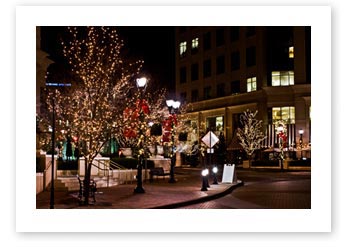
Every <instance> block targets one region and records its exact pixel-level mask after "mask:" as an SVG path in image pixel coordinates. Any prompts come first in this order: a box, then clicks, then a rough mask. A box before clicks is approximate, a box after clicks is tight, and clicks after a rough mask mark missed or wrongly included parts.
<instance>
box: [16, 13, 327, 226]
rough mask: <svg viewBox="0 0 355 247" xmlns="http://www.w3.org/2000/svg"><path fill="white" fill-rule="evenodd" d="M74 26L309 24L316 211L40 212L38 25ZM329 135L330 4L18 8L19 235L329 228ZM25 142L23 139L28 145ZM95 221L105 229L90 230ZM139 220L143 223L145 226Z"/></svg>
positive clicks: (313, 182) (17, 124)
mask: <svg viewBox="0 0 355 247" xmlns="http://www.w3.org/2000/svg"><path fill="white" fill-rule="evenodd" d="M75 25H84V26H89V25H96V26H100V25H110V26H119V25H122V26H162V25H164V26H281V25H282V26H285V25H287V26H311V33H312V34H311V42H312V43H311V45H312V51H311V54H312V57H311V60H312V66H311V69H312V85H311V87H312V191H311V194H312V209H308V210H274V209H272V210H259V209H258V210H243V209H236V210H233V209H228V210H222V209H221V210H149V211H148V210H140V209H135V210H125V209H122V210H121V209H120V210H117V209H115V210H100V209H94V210H75V209H73V210H49V209H48V210H46V209H41V210H37V209H36V197H35V191H36V188H35V187H36V184H35V179H34V174H35V166H34V164H35V116H36V112H35V109H36V108H35V87H36V73H35V65H36V49H35V47H36V26H75ZM322 133H329V134H327V136H328V137H327V138H328V140H327V142H324V141H322ZM330 136H331V8H330V7H327V6H304V7H303V6H93V7H84V6H68V7H67V6H18V7H17V8H16V154H17V155H16V231H18V232H91V231H95V232H112V231H114V232H330V231H331V144H330V143H331V140H330V139H329V138H330ZM23 143H26V147H25V148H24V146H23ZM19 154H21V155H19ZM31 164H33V165H31ZM24 185H26V186H24ZM89 211H90V212H89ZM158 215H159V224H150V223H149V226H148V224H147V222H156V219H157V216H158ZM68 222H70V223H68ZM93 222H95V225H100V227H98V228H97V227H95V228H92V223H93ZM118 222H119V223H118ZM142 222H146V223H143V224H142ZM172 222H174V223H173V224H172ZM211 222H214V223H218V227H211V224H213V223H211Z"/></svg>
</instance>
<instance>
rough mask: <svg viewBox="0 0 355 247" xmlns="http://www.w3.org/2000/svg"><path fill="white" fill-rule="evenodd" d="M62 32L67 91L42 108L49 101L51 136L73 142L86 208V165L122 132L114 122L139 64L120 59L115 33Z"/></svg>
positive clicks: (108, 30)
mask: <svg viewBox="0 0 355 247" xmlns="http://www.w3.org/2000/svg"><path fill="white" fill-rule="evenodd" d="M68 31H69V32H68V41H67V40H63V42H62V46H63V55H64V58H66V60H67V62H68V64H69V66H70V68H71V71H72V74H73V75H74V81H75V82H74V83H72V86H71V88H70V89H68V90H65V91H63V90H58V89H55V90H52V91H51V92H50V93H48V99H47V104H48V105H49V106H50V105H51V104H50V102H51V100H52V99H53V98H54V99H55V104H54V105H55V107H53V108H54V113H55V119H56V125H57V126H56V133H63V130H65V131H66V132H70V134H71V135H72V136H75V141H76V143H77V145H78V147H79V155H80V156H81V157H84V158H85V178H84V187H85V189H84V192H85V194H84V198H85V199H84V204H86V205H87V204H88V203H89V186H90V179H91V167H92V163H93V161H94V159H95V157H96V156H97V155H98V154H99V152H100V151H101V150H102V147H103V145H104V144H105V143H106V142H107V141H108V140H109V139H110V134H109V133H114V132H117V131H118V130H119V129H120V128H122V126H123V122H122V121H121V120H120V118H119V117H118V116H120V115H121V114H122V112H123V109H124V107H125V99H126V93H127V92H128V91H129V90H130V89H131V87H132V84H133V83H132V81H133V80H134V78H136V76H137V75H138V73H139V72H140V70H141V67H142V64H143V61H141V60H138V61H134V62H130V61H129V60H128V59H125V58H124V56H123V55H122V47H123V41H122V40H121V39H120V36H119V34H118V31H117V29H116V28H112V27H68ZM49 90H50V89H49ZM49 111H52V110H51V109H49Z"/></svg>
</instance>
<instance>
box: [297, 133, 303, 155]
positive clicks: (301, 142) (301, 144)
mask: <svg viewBox="0 0 355 247" xmlns="http://www.w3.org/2000/svg"><path fill="white" fill-rule="evenodd" d="M303 133H304V131H303V129H300V130H299V131H298V134H300V149H301V160H302V159H303V154H302V148H303Z"/></svg>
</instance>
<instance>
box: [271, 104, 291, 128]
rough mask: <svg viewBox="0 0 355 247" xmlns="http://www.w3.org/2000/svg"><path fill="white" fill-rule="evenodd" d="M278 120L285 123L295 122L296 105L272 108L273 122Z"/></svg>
mask: <svg viewBox="0 0 355 247" xmlns="http://www.w3.org/2000/svg"><path fill="white" fill-rule="evenodd" d="M278 121H283V122H284V123H285V124H294V123H295V107H294V106H283V107H273V108H272V123H273V124H275V123H277V122H278Z"/></svg>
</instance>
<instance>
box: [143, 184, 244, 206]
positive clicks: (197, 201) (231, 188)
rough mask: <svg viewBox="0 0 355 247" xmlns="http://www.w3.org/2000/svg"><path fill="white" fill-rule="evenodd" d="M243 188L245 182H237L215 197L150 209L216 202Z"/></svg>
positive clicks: (205, 197) (210, 196)
mask: <svg viewBox="0 0 355 247" xmlns="http://www.w3.org/2000/svg"><path fill="white" fill-rule="evenodd" d="M241 186H244V182H243V181H240V182H237V183H236V184H234V185H232V186H230V187H229V188H228V189H226V190H224V191H222V192H220V193H217V194H214V195H209V196H204V197H200V198H197V199H193V200H189V201H184V202H177V203H172V204H167V205H162V206H157V207H152V208H149V209H174V208H180V207H186V206H189V205H193V204H197V203H202V202H207V201H211V200H215V199H218V198H220V197H223V196H225V195H227V194H229V193H231V192H232V191H233V190H235V189H236V188H238V187H241Z"/></svg>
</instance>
